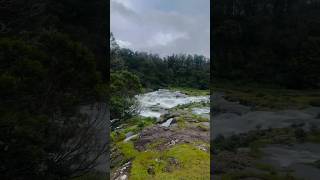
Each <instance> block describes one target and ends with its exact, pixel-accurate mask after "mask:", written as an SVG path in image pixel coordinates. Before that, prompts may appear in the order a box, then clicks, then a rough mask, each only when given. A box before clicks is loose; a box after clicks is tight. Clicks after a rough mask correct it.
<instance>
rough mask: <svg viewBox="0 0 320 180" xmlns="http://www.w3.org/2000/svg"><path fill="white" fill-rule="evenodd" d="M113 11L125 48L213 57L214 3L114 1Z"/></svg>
mask: <svg viewBox="0 0 320 180" xmlns="http://www.w3.org/2000/svg"><path fill="white" fill-rule="evenodd" d="M110 8H111V32H113V34H114V36H115V38H116V39H117V42H118V44H119V45H120V46H121V47H125V48H129V49H132V50H139V51H146V52H150V53H157V54H159V55H161V56H165V55H170V54H173V53H187V54H201V55H205V56H207V57H210V0H111V7H110Z"/></svg>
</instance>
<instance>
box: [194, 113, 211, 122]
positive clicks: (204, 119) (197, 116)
mask: <svg viewBox="0 0 320 180" xmlns="http://www.w3.org/2000/svg"><path fill="white" fill-rule="evenodd" d="M192 118H193V119H196V120H197V121H199V122H208V121H209V119H207V118H204V117H202V116H199V115H196V114H192Z"/></svg>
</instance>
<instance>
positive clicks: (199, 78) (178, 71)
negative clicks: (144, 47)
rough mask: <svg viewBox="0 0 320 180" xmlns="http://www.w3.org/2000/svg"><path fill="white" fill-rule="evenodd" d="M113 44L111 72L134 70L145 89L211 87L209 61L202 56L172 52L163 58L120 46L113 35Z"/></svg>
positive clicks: (111, 41)
mask: <svg viewBox="0 0 320 180" xmlns="http://www.w3.org/2000/svg"><path fill="white" fill-rule="evenodd" d="M110 44H111V46H112V49H113V50H114V51H113V53H111V57H112V58H111V71H117V70H127V71H129V72H131V73H134V74H136V75H137V76H138V77H139V79H140V81H141V84H142V85H143V87H145V88H151V89H156V88H161V87H169V86H174V87H189V88H196V89H208V88H209V79H210V60H209V59H208V58H206V57H204V56H202V55H186V54H179V55H176V54H173V55H170V56H167V57H163V58H162V57H160V56H159V55H157V54H148V53H146V52H138V51H136V52H134V51H132V50H130V49H125V48H120V47H119V46H118V45H117V44H116V41H115V39H114V37H111V39H110Z"/></svg>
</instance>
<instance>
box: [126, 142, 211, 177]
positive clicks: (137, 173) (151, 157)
mask: <svg viewBox="0 0 320 180" xmlns="http://www.w3.org/2000/svg"><path fill="white" fill-rule="evenodd" d="M172 159H175V162H176V165H174V166H170V165H172V164H171V163H170V160H172ZM168 166H170V167H171V169H170V172H167V170H166V169H167V167H168ZM150 168H152V169H153V172H154V174H150V173H148V169H150ZM130 174H131V175H130V179H132V180H140V179H155V180H160V179H168V180H170V179H172V180H176V179H210V157H209V154H208V153H206V152H204V151H201V150H199V149H198V148H197V147H195V146H192V145H190V144H180V145H176V146H174V147H173V148H171V149H169V150H167V151H164V152H157V151H147V152H141V153H139V155H138V156H137V157H136V158H135V159H134V160H133V162H132V168H131V173H130Z"/></svg>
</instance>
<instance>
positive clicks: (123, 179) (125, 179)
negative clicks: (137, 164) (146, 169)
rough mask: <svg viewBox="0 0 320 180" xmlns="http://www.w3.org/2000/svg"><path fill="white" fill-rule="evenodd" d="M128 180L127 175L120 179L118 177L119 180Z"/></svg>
mask: <svg viewBox="0 0 320 180" xmlns="http://www.w3.org/2000/svg"><path fill="white" fill-rule="evenodd" d="M127 179H128V176H127V175H122V176H121V177H120V180H127Z"/></svg>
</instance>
